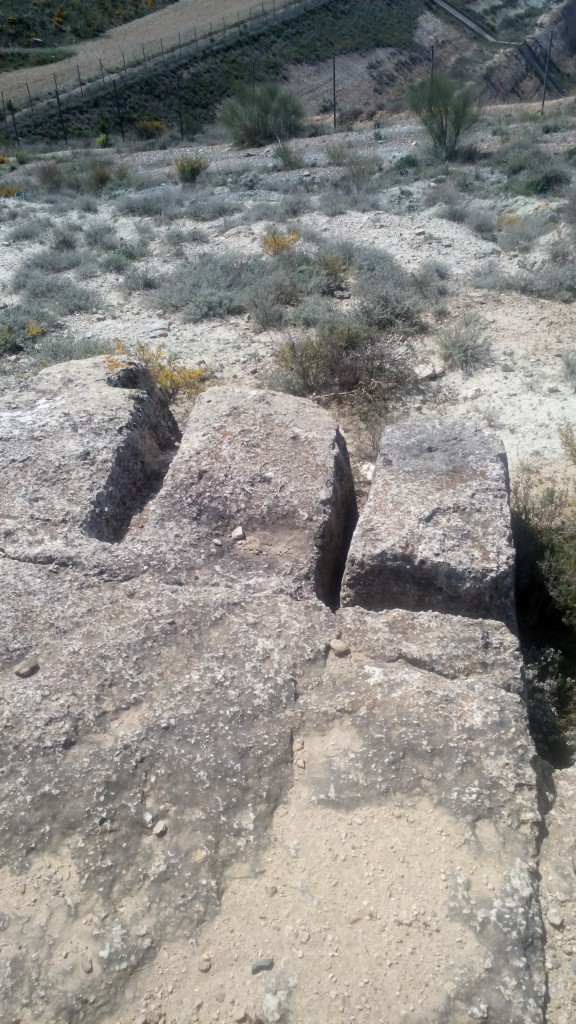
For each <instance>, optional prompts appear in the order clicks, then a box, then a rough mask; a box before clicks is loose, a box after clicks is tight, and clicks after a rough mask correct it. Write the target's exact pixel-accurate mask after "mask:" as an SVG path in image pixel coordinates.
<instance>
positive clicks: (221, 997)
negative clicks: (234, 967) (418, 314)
mask: <svg viewBox="0 0 576 1024" xmlns="http://www.w3.org/2000/svg"><path fill="white" fill-rule="evenodd" d="M214 999H215V1000H216V1002H217V1003H223V1002H224V1000H225V999H226V993H225V991H224V989H223V988H219V989H218V991H217V992H215V993H214Z"/></svg>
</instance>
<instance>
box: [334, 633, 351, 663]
mask: <svg viewBox="0 0 576 1024" xmlns="http://www.w3.org/2000/svg"><path fill="white" fill-rule="evenodd" d="M330 649H331V650H332V651H333V652H334V654H335V655H336V657H337V658H345V657H346V655H347V654H350V647H349V646H348V644H347V643H346V641H345V640H339V639H338V637H334V638H333V639H332V640H331V641H330Z"/></svg>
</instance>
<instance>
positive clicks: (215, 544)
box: [212, 537, 222, 548]
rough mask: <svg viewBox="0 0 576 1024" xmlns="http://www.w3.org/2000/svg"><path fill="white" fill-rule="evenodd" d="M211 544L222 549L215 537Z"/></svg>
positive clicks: (220, 543)
mask: <svg viewBox="0 0 576 1024" xmlns="http://www.w3.org/2000/svg"><path fill="white" fill-rule="evenodd" d="M212 543H213V545H214V547H215V548H221V547H222V541H221V540H218V538H217V537H214V539H213V541H212Z"/></svg>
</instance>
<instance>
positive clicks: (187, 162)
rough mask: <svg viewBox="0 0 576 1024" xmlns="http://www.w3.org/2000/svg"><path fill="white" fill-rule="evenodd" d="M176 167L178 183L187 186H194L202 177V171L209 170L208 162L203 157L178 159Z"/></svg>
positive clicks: (182, 157)
mask: <svg viewBox="0 0 576 1024" xmlns="http://www.w3.org/2000/svg"><path fill="white" fill-rule="evenodd" d="M175 167H176V175H177V177H178V181H181V182H182V183H183V184H185V185H192V184H193V183H194V182H195V181H196V179H197V178H199V177H200V175H201V174H202V171H205V170H206V169H207V168H208V161H207V160H204V159H203V158H202V157H201V156H179V157H177V158H176V161H175Z"/></svg>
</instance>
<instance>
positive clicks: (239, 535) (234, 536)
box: [232, 526, 246, 540]
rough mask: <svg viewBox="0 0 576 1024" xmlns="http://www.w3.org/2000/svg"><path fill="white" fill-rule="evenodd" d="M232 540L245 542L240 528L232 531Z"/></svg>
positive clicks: (244, 535)
mask: <svg viewBox="0 0 576 1024" xmlns="http://www.w3.org/2000/svg"><path fill="white" fill-rule="evenodd" d="M232 540H246V534H245V533H244V530H243V529H242V527H241V526H237V527H236V529H235V530H232Z"/></svg>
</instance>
